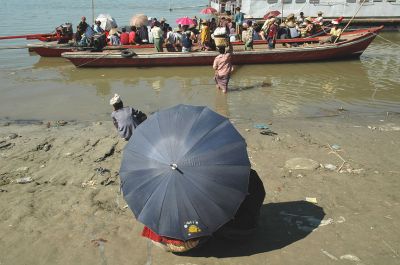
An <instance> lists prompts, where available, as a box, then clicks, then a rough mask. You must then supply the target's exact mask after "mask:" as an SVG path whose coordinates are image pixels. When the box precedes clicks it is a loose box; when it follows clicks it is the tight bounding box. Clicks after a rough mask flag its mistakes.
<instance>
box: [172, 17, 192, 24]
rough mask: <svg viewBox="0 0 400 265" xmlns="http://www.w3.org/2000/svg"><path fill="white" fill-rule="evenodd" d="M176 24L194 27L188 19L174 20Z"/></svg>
mask: <svg viewBox="0 0 400 265" xmlns="http://www.w3.org/2000/svg"><path fill="white" fill-rule="evenodd" d="M176 23H178V24H180V25H194V24H195V23H194V21H193V20H192V19H191V18H189V17H181V18H178V19H177V20H176Z"/></svg>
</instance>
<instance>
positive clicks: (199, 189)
mask: <svg viewBox="0 0 400 265" xmlns="http://www.w3.org/2000/svg"><path fill="white" fill-rule="evenodd" d="M186 179H187V180H188V181H190V182H191V183H192V184H193V186H194V187H196V188H197V190H198V191H200V192H201V193H202V194H203V195H204V197H206V198H208V199H209V200H210V201H211V202H213V204H214V205H216V206H217V207H218V208H220V209H222V211H223V212H224V213H225V209H224V208H222V207H221V206H219V205H218V203H217V202H215V201H214V200H212V199H211V198H210V197H209V196H207V194H206V193H204V191H203V190H202V189H201V188H200V187H199V186H198V185H196V182H194V181H193V180H191V179H190V178H186ZM230 189H231V188H230ZM231 190H232V189H231ZM189 199H190V198H189Z"/></svg>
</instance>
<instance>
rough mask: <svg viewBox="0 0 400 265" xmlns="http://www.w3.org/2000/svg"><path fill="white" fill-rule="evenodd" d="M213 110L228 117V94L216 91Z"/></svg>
mask: <svg viewBox="0 0 400 265" xmlns="http://www.w3.org/2000/svg"><path fill="white" fill-rule="evenodd" d="M214 110H215V111H216V112H217V113H219V114H221V115H222V116H225V117H229V116H230V115H229V107H228V95H227V94H224V93H222V92H220V91H218V92H217V93H216V96H215V105H214Z"/></svg>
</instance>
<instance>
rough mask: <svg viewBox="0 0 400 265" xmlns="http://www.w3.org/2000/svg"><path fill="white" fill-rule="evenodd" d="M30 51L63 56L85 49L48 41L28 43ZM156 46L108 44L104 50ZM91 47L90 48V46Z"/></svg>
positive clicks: (43, 55)
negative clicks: (44, 42)
mask: <svg viewBox="0 0 400 265" xmlns="http://www.w3.org/2000/svg"><path fill="white" fill-rule="evenodd" d="M28 48H29V51H30V52H36V53H37V54H39V55H40V56H42V57H61V54H62V53H64V52H73V51H79V50H80V49H85V48H81V47H77V46H74V45H72V44H57V43H56V42H55V43H46V44H28ZM146 48H154V45H153V44H144V45H121V46H107V47H105V48H104V50H119V51H121V50H126V49H146ZM88 49H90V48H88Z"/></svg>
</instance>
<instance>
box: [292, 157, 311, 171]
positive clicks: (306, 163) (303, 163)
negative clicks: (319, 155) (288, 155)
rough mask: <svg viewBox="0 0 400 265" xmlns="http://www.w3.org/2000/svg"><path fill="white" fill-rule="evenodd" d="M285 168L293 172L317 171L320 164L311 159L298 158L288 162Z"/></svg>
mask: <svg viewBox="0 0 400 265" xmlns="http://www.w3.org/2000/svg"><path fill="white" fill-rule="evenodd" d="M285 168H287V169H291V170H296V169H299V170H315V169H317V168H319V163H318V162H316V161H314V160H312V159H309V158H303V157H296V158H292V159H289V160H287V161H286V163H285Z"/></svg>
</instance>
